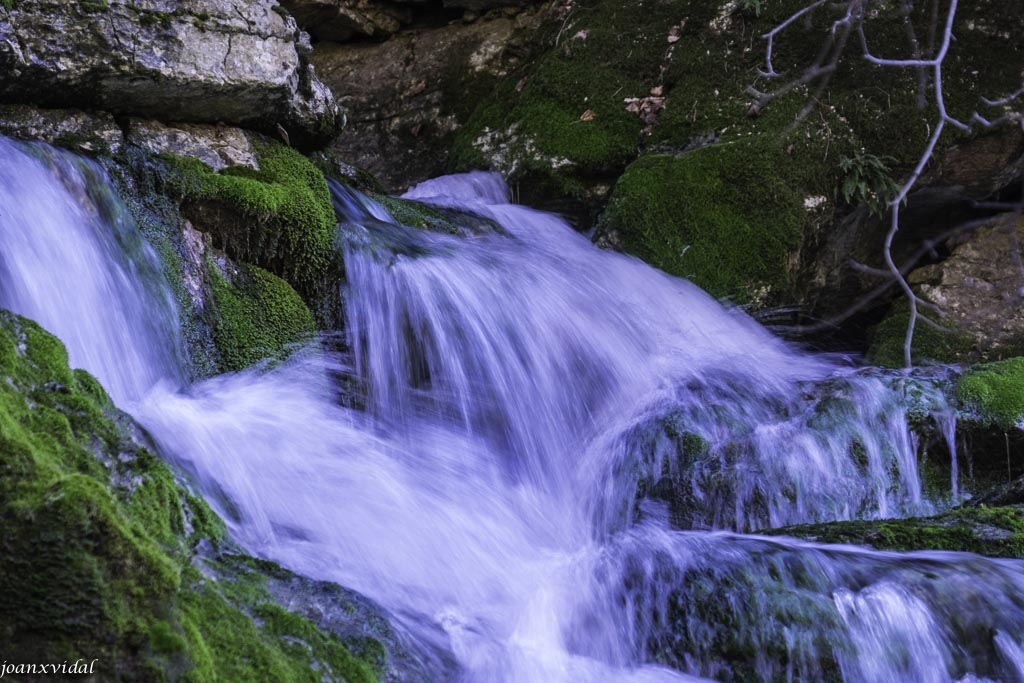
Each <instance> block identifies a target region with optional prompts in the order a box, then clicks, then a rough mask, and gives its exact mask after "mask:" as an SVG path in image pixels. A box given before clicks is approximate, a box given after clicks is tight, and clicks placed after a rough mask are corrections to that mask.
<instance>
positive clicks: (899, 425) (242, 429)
mask: <svg viewBox="0 0 1024 683" xmlns="http://www.w3.org/2000/svg"><path fill="white" fill-rule="evenodd" d="M41 154H42V153H41V152H39V151H38V150H37V151H36V152H34V153H33V154H31V155H30V154H26V153H25V152H24V151H23V148H21V147H15V146H13V145H11V144H10V143H5V142H2V141H0V162H2V167H0V174H2V173H3V172H4V170H7V175H0V193H4V194H2V196H0V199H2V203H0V206H3V207H5V209H6V210H5V212H4V214H3V215H2V217H0V245H2V247H3V256H2V263H3V264H4V268H3V269H2V270H0V286H2V290H0V291H2V294H0V301H2V303H3V305H6V306H11V307H13V308H15V310H18V311H19V312H22V313H25V314H27V315H30V316H33V317H36V318H38V319H40V320H41V321H43V322H44V324H47V325H49V326H50V328H51V329H52V330H54V331H56V332H57V333H58V334H60V335H61V336H62V338H63V339H64V341H65V342H66V343H67V344H68V346H69V350H70V352H71V356H72V359H74V360H75V361H76V362H79V363H81V364H83V365H85V366H86V367H88V368H89V369H90V370H92V371H93V372H95V373H96V374H98V375H99V376H100V377H101V378H103V379H104V381H106V382H107V383H108V384H109V385H111V386H121V387H122V388H121V389H119V390H118V391H117V392H116V393H115V396H117V397H118V398H119V400H131V399H134V398H137V397H138V396H142V395H143V394H144V393H145V397H144V398H143V400H141V401H138V402H135V403H132V404H131V405H128V406H126V407H128V408H130V409H131V410H132V411H133V413H134V414H135V415H136V417H137V418H138V419H139V420H140V421H141V422H142V423H143V424H144V425H145V426H146V427H147V428H148V430H149V431H150V432H151V433H152V434H153V436H154V438H155V439H156V440H157V441H158V442H159V443H160V444H161V446H162V447H163V449H164V452H165V454H166V455H167V456H168V457H170V458H172V459H174V460H175V461H177V462H178V463H180V464H182V465H183V466H186V467H187V468H188V469H189V470H190V471H192V472H193V473H195V475H196V477H197V479H198V481H199V483H200V484H201V485H202V486H203V487H204V490H205V492H206V494H207V496H208V498H209V499H210V500H211V502H212V504H213V505H214V506H216V507H217V508H218V509H219V511H220V512H221V513H222V514H223V515H224V516H225V518H226V519H227V520H228V522H229V525H230V527H231V530H232V533H233V534H234V536H235V538H236V539H237V540H238V541H240V542H241V543H242V544H243V545H245V546H246V547H247V548H248V549H249V550H250V551H251V552H254V553H256V554H259V555H263V556H266V557H269V558H272V559H275V560H277V561H279V562H281V563H282V564H284V565H286V566H289V567H291V568H293V569H295V570H297V571H299V572H301V573H304V574H307V575H310V576H313V577H316V578H323V579H329V580H333V581H337V582H339V583H342V584H344V585H347V586H350V587H352V588H355V589H356V590H359V591H361V592H363V593H365V594H367V595H369V596H371V597H372V598H374V599H375V600H377V601H378V602H380V603H381V604H383V605H384V606H386V607H387V608H389V609H390V610H391V612H392V613H393V614H395V615H396V618H398V619H400V620H401V621H402V622H403V623H404V624H406V625H407V626H408V628H409V629H411V630H412V632H413V633H416V634H418V635H419V636H421V637H422V638H424V639H431V638H436V635H437V632H438V630H439V629H440V630H441V631H442V632H443V634H444V642H445V646H446V647H448V648H449V649H450V650H451V651H452V652H453V654H454V655H455V657H456V659H457V660H458V663H459V665H460V667H461V672H460V673H459V674H458V676H459V679H460V680H465V681H655V680H665V681H670V680H686V679H687V676H686V675H685V674H681V673H678V672H679V671H686V672H689V673H690V674H693V675H697V676H708V677H714V678H718V679H723V680H750V679H763V680H782V679H792V680H797V679H799V680H837V679H845V680H848V681H895V680H908V681H953V680H956V681H978V680H985V679H989V680H997V681H1003V680H1024V654H1022V653H1024V563H1021V562H1011V561H995V560H987V559H983V558H979V557H975V556H970V555H958V554H951V553H918V554H905V555H898V554H892V553H876V552H868V551H864V550H858V549H853V548H843V547H834V546H822V545H813V544H807V543H800V542H795V541H790V540H786V539H766V538H760V537H756V536H743V535H737V534H735V533H732V532H731V531H708V530H707V529H722V530H732V531H749V530H755V529H758V528H762V527H771V526H778V525H781V524H788V523H795V522H802V521H812V520H829V519H845V518H853V517H872V516H874V517H879V516H893V515H901V514H910V513H921V512H927V511H928V510H929V509H931V504H930V503H929V502H928V501H927V500H925V499H924V498H923V497H922V494H921V487H920V483H919V480H918V475H917V470H916V465H915V460H914V455H915V444H914V443H913V441H914V440H913V437H912V435H911V432H910V431H909V429H908V428H907V424H906V423H907V419H906V415H905V409H904V408H903V407H902V405H901V403H900V401H899V400H898V396H897V395H896V394H895V393H894V392H892V391H890V390H889V389H888V388H887V387H886V385H885V384H884V383H883V382H881V381H879V380H877V379H872V378H869V377H865V376H862V375H861V374H858V373H856V372H854V371H852V370H849V369H844V368H841V367H838V366H836V365H834V364H833V363H831V362H829V361H828V360H827V359H822V358H818V357H812V356H807V355H804V354H800V353H798V352H796V351H794V350H793V349H791V348H788V347H787V346H786V345H784V344H782V343H781V342H779V341H778V340H776V339H774V338H773V337H771V336H770V335H769V334H768V333H766V332H765V331H764V330H763V329H761V328H760V327H758V326H757V325H756V324H755V323H753V322H752V321H751V320H750V319H748V318H747V317H746V316H744V315H742V314H741V313H738V312H735V311H729V310H726V309H723V308H722V307H721V306H719V305H718V304H717V303H716V302H714V301H713V300H712V299H711V298H709V297H708V296H707V295H705V294H704V293H703V292H701V291H700V290H699V289H697V288H696V287H694V286H693V285H691V284H689V283H687V282H684V281H681V280H677V279H673V278H670V277H668V276H665V275H663V274H661V273H659V272H657V271H654V270H652V269H650V268H648V267H647V266H645V265H643V264H642V263H640V262H638V261H635V260H633V259H629V258H625V257H622V256H619V255H614V254H609V253H604V252H600V251H598V250H596V249H594V248H593V247H592V246H590V245H589V244H588V243H587V242H586V241H585V240H584V239H582V238H581V237H579V236H577V235H576V234H574V233H573V232H572V231H571V230H570V229H569V228H568V227H567V226H566V225H565V224H564V223H563V222H561V221H560V220H559V219H557V218H556V217H553V216H550V215H546V214H542V213H537V212H533V211H529V210H527V209H524V208H522V207H516V206H510V205H508V204H507V203H506V199H505V198H506V196H507V195H506V191H505V188H504V187H503V185H502V184H501V183H500V181H498V180H497V179H496V178H494V177H493V176H488V175H484V174H474V175H470V176H459V177H451V178H447V179H440V180H438V181H433V182H431V183H427V184H424V185H423V186H421V187H419V188H417V189H415V190H414V191H413V192H412V193H411V196H412V197H414V198H419V199H427V198H429V199H430V200H431V201H433V202H437V203H438V204H441V205H444V206H447V207H449V208H452V207H454V208H458V209H469V210H473V211H476V212H478V213H479V214H482V215H483V217H484V218H483V219H480V220H478V221H477V224H478V225H482V223H481V222H480V221H483V223H487V222H488V220H489V221H493V223H492V225H493V227H494V229H492V230H487V229H480V230H475V231H471V232H473V234H471V235H462V236H453V235H442V234H433V233H426V232H423V231H415V230H411V229H408V228H403V227H401V226H398V225H394V224H393V221H391V219H390V216H389V215H388V213H387V211H386V210H384V209H383V207H381V206H379V205H376V204H374V203H372V202H370V201H369V200H366V199H365V198H362V197H360V196H359V195H357V194H355V193H351V192H348V193H343V192H341V191H339V192H338V194H337V195H336V206H337V207H338V208H339V211H341V212H342V213H344V214H346V216H347V218H348V223H349V225H347V226H346V227H345V228H344V229H343V234H344V235H345V238H344V240H343V245H342V248H343V249H344V251H345V263H346V274H347V286H346V288H345V290H344V292H342V293H341V295H342V296H343V297H344V303H345V310H346V313H347V317H348V329H347V330H346V334H347V336H348V340H349V342H348V346H349V347H350V350H351V354H350V355H348V356H336V355H332V354H325V353H320V352H316V353H299V354H298V355H297V356H295V357H294V358H293V359H292V360H291V361H289V362H287V363H284V364H281V365H279V366H277V367H275V368H272V369H269V370H262V371H247V372H242V373H237V374H233V375H227V376H221V377H215V378H212V379H209V380H206V381H203V382H200V383H198V384H196V385H193V386H192V387H191V388H189V389H187V390H186V391H184V392H181V391H178V390H176V388H175V387H176V386H177V385H176V384H175V383H173V382H159V381H158V380H160V379H161V378H164V377H168V376H170V377H174V376H175V374H176V371H175V370H174V368H175V365H174V363H173V362H171V360H169V359H172V358H173V356H174V354H173V353H166V352H164V351H159V352H154V349H161V348H162V347H161V346H160V344H159V343H157V341H156V340H157V339H159V338H161V337H159V335H157V336H155V337H154V336H152V334H151V332H152V331H153V330H159V329H161V325H162V324H164V323H162V322H161V321H166V320H173V318H171V317H168V316H167V315H166V314H163V313H159V308H155V307H151V306H149V305H148V304H146V303H145V301H144V300H143V303H139V299H138V297H140V296H143V295H146V292H147V291H150V290H149V289H148V288H147V287H144V286H142V285H141V284H140V283H139V281H138V280H137V279H135V278H136V276H135V275H130V274H131V273H133V272H142V271H143V268H142V265H141V264H143V263H146V262H147V258H148V257H146V256H145V253H146V252H145V250H144V249H142V250H141V251H140V250H139V248H137V247H132V250H131V251H130V252H125V251H124V250H123V246H122V245H123V244H124V243H125V237H124V235H123V234H122V232H124V231H125V230H126V228H125V225H127V224H126V223H123V222H122V224H121V225H116V224H115V225H106V226H105V229H106V230H107V231H108V232H107V233H103V232H102V230H101V228H103V227H104V224H103V223H102V221H99V220H94V219H93V218H92V217H91V216H90V215H89V210H90V209H89V207H94V206H96V205H95V204H94V203H90V200H89V199H88V197H87V196H86V194H88V193H86V192H83V191H81V190H82V188H86V189H88V188H87V186H88V185H91V184H93V183H96V182H102V177H100V176H94V177H90V178H88V179H87V176H86V175H83V174H84V173H86V171H83V168H82V167H81V166H75V165H69V163H70V162H67V161H66V158H65V157H63V156H58V157H55V158H57V159H58V161H59V163H58V162H54V161H52V160H51V161H50V162H48V163H44V162H43V161H41V160H40V158H39V157H40V155H41ZM58 177H61V180H57V178H58ZM19 178H20V179H31V182H28V181H25V182H21V181H19V180H18V179H19ZM69 187H70V188H72V190H68V188H69ZM74 188H78V189H77V190H75V189H74ZM44 189H45V191H46V192H49V195H47V196H48V197H49V198H48V199H46V200H45V201H39V200H37V199H36V198H37V197H38V196H39V195H40V194H41V193H42V192H43V190H44ZM82 207H85V208H82ZM108 213H109V211H108ZM60 221H64V222H65V223H67V224H68V225H64V226H62V225H61V223H60ZM33 224H37V225H43V226H54V227H52V228H49V227H48V228H47V229H45V230H37V231H36V233H38V234H36V235H34V236H33V237H34V238H35V237H37V238H38V239H39V240H46V241H45V242H40V243H39V245H38V246H37V245H36V243H34V242H30V241H29V240H28V239H27V238H25V237H19V235H21V233H22V232H23V226H25V225H33ZM70 224H74V225H70ZM83 225H84V226H86V227H87V228H88V229H87V230H86V229H82V226H83ZM12 235H13V236H14V237H12ZM62 240H64V241H65V243H69V244H71V247H72V248H71V251H73V252H77V253H80V254H83V255H85V256H83V258H82V259H81V262H82V263H81V268H80V269H79V270H76V271H74V275H73V277H74V278H75V279H76V280H77V281H78V282H76V284H77V285H79V289H81V291H82V292H91V291H94V290H96V291H99V292H100V293H101V294H102V295H103V296H100V297H99V298H98V299H97V300H91V299H88V298H82V299H78V300H77V303H74V304H71V306H72V308H73V309H75V308H76V309H77V313H76V315H74V316H71V315H68V314H66V313H63V312H62V311H63V310H66V307H67V306H68V304H66V303H65V302H64V301H63V299H62V298H61V297H62V296H64V295H65V294H66V292H64V291H62V290H64V289H67V287H60V286H50V285H49V284H48V283H49V280H48V278H53V275H52V272H53V271H52V270H50V269H49V268H48V267H44V266H47V264H48V263H49V265H52V264H53V263H54V261H53V259H54V258H55V257H54V256H53V254H59V253H61V251H60V250H61V248H62V246H61V245H62V242H61V241H62ZM97 244H102V245H109V248H107V247H105V246H104V247H102V248H101V247H100V246H90V245H97ZM127 253H131V254H133V256H128V255H126V254H127ZM34 254H39V255H38V256H36V255H34ZM140 255H141V256H140ZM33 259H34V260H33ZM10 264H19V265H20V266H21V267H19V268H18V269H17V270H15V269H14V268H12V267H11V265H10ZM70 267H71V266H70V265H67V266H60V268H62V269H63V270H62V271H61V275H62V277H64V278H65V279H67V276H66V275H64V273H67V272H71V271H70ZM133 269H134V270H133ZM145 272H148V271H145ZM111 273H114V274H115V275H113V276H112V275H111ZM122 273H123V275H122ZM112 277H113V278H114V279H113V280H112V279H111V278H112ZM117 278H124V279H125V281H124V282H119V281H117ZM11 292H18V294H17V295H16V296H15V295H12V294H10V293H11ZM146 296H149V295H146ZM51 298H53V301H51V300H50V299H51ZM165 298H166V297H165ZM157 299H160V296H157ZM133 302H134V303H133ZM62 306H63V307H65V309H62V308H61V307H62ZM91 306H95V307H96V308H95V309H92V308H90V307H91ZM108 308H109V309H115V310H118V311H122V312H121V313H118V314H117V315H118V316H120V317H113V318H111V317H108V316H112V315H113V314H112V313H110V312H109V311H107V310H106V309H108ZM124 311H128V313H125V312H124ZM125 321H127V322H125ZM62 325H63V327H62ZM96 327H102V328H104V329H103V330H96V329H94V328H96ZM124 329H131V330H133V331H132V333H131V334H130V335H126V334H125V333H124V332H123V330H124ZM163 338H167V335H166V334H165V335H164V337H163ZM125 347H127V350H126V348H125ZM126 354H134V355H130V356H128V355H126ZM126 358H131V359H135V360H132V361H131V363H132V364H135V363H138V364H141V365H142V366H143V367H141V368H135V369H133V370H132V373H135V372H136V370H137V371H138V374H137V375H136V374H130V375H129V376H128V377H126V378H124V379H118V378H119V375H118V373H119V372H120V371H121V370H122V369H124V367H125V365H126V363H125V359H126ZM339 373H341V374H352V375H354V377H353V380H354V381H352V382H347V383H346V385H351V386H356V387H359V388H360V390H361V391H362V395H361V396H359V397H358V399H357V400H354V401H351V403H352V404H355V405H360V406H364V409H360V410H355V409H351V408H346V407H343V406H342V405H340V404H339V401H338V400H337V393H338V389H337V384H336V383H335V382H334V378H336V377H337V375H338V374H339ZM119 381H121V382H124V384H123V385H117V382H119ZM147 389H148V390H149V391H148V393H146V390H147ZM659 498H669V499H670V500H671V501H673V502H671V503H668V504H666V503H664V502H659ZM638 501H640V502H638ZM676 527H684V528H689V529H696V530H691V531H679V530H676ZM440 675H441V674H438V676H440Z"/></svg>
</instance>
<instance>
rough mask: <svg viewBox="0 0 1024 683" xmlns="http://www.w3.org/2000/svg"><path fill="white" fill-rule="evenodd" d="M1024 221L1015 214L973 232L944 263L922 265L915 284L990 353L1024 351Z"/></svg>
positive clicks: (949, 320) (913, 276) (954, 324)
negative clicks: (1023, 249)
mask: <svg viewBox="0 0 1024 683" xmlns="http://www.w3.org/2000/svg"><path fill="white" fill-rule="evenodd" d="M1022 242H1024V219H1022V218H1021V217H1020V216H1019V215H1013V214H1010V215H1008V216H1005V217H998V218H994V219H993V220H992V221H991V222H990V223H988V224H986V225H984V226H982V227H980V228H978V229H977V230H975V231H973V232H972V233H971V234H970V235H969V236H968V237H967V238H966V239H965V240H964V241H963V242H962V243H961V244H959V245H957V246H956V247H955V248H954V249H953V251H952V253H951V254H950V256H949V258H947V259H945V260H944V261H942V262H941V263H937V264H934V265H929V266H925V267H923V268H918V269H917V270H915V271H913V272H912V273H911V274H910V277H909V280H910V282H911V284H913V285H915V286H916V289H917V290H918V291H919V292H920V293H921V295H922V296H924V297H925V298H926V299H928V300H929V301H932V302H933V303H935V304H936V305H938V306H939V307H940V308H941V309H942V311H943V313H944V316H943V322H944V323H945V324H946V325H948V326H951V327H953V328H955V329H956V330H957V332H959V333H961V334H965V335H967V336H968V337H970V338H971V340H972V343H973V345H974V346H975V347H976V348H978V349H984V350H985V353H986V354H989V355H1003V356H1006V355H1017V354H1019V353H1021V352H1022V351H1024V266H1022V265H1021V243H1022Z"/></svg>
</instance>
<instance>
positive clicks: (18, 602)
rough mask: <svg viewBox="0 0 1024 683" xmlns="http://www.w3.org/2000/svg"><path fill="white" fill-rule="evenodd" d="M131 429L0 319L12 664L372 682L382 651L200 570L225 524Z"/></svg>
mask: <svg viewBox="0 0 1024 683" xmlns="http://www.w3.org/2000/svg"><path fill="white" fill-rule="evenodd" d="M135 432H136V430H135V428H134V427H133V426H132V423H131V421H130V419H129V418H128V417H127V416H125V415H124V414H123V413H120V412H118V411H117V410H116V408H114V406H113V405H112V404H111V403H110V400H109V398H108V397H107V396H106V394H105V392H104V391H103V389H102V387H100V385H99V384H98V383H97V382H96V380H95V379H93V378H92V377H91V376H90V375H88V374H87V373H85V372H82V371H79V370H74V371H73V370H71V369H69V367H68V364H67V353H66V351H65V349H64V347H63V345H62V344H61V343H60V342H59V341H58V340H57V339H56V338H54V337H53V336H51V335H49V334H48V333H46V332H45V331H43V330H42V329H41V328H40V327H39V326H38V325H36V324H35V323H33V322H31V321H29V320H26V319H24V318H20V317H18V316H15V315H13V314H10V313H8V312H6V311H0V546H2V547H3V549H4V552H3V553H0V585H2V586H3V587H4V589H3V591H0V649H2V650H3V651H4V653H5V657H6V658H7V659H8V661H12V662H61V661H64V660H68V661H69V662H74V661H75V660H77V659H84V660H86V661H91V660H93V659H96V660H97V661H96V664H95V674H96V676H97V677H98V679H99V680H120V681H147V682H148V681H170V680H180V681H195V682H199V681H210V682H212V681H242V680H250V681H255V680H285V681H310V682H313V681H323V680H333V681H350V682H352V683H354V682H356V681H374V680H377V677H378V675H379V672H380V662H381V657H380V650H379V648H378V649H377V653H376V654H374V655H373V656H372V657H370V660H372V661H365V660H364V659H361V658H359V657H356V656H355V655H353V654H352V653H351V652H350V650H349V646H348V645H346V644H345V643H344V642H342V641H341V640H340V639H339V638H338V637H336V636H333V635H331V634H329V633H326V632H323V631H321V630H320V629H318V628H317V627H316V626H315V625H314V624H313V623H312V622H310V621H309V620H307V619H305V618H303V617H300V616H298V615H296V614H292V613H290V612H287V611H286V610H285V609H283V608H282V607H281V606H280V605H279V604H278V603H277V602H275V600H274V598H273V596H272V595H271V593H270V592H269V591H268V590H267V589H266V587H265V585H264V584H265V578H260V571H259V567H258V566H257V567H255V569H253V568H250V569H249V570H246V571H242V570H236V571H231V572H221V573H218V574H213V573H211V572H209V571H206V570H204V569H203V564H204V562H201V561H198V560H197V559H196V558H197V551H199V550H200V549H203V551H202V552H203V553H204V554H205V555H207V556H208V557H215V553H214V551H213V550H212V549H213V548H214V547H216V546H218V545H220V544H222V543H223V534H224V525H223V523H222V522H221V521H220V520H219V519H218V518H217V517H216V515H214V514H213V512H212V511H211V510H210V509H209V508H208V507H207V506H206V505H205V504H204V503H203V502H202V501H201V500H200V499H198V498H196V497H194V496H192V495H190V494H189V493H188V492H187V491H186V490H185V489H184V488H183V487H182V486H181V485H180V484H179V483H178V482H177V481H176V480H175V477H174V476H173V475H172V473H171V471H170V470H169V469H168V467H167V466H166V465H165V464H164V463H163V462H162V461H160V460H159V459H158V458H157V457H156V456H155V455H153V453H152V452H151V451H150V450H148V449H147V448H146V447H145V446H144V445H142V442H141V441H140V440H139V439H138V438H137V437H136V436H134V434H135ZM359 647H360V648H362V651H364V652H370V650H372V649H373V648H372V647H369V646H368V645H367V643H366V642H363V643H362V644H360V645H359ZM368 647H369V649H367V648H368ZM44 679H46V680H48V679H49V678H48V677H47V676H43V675H28V676H25V677H22V678H20V680H44Z"/></svg>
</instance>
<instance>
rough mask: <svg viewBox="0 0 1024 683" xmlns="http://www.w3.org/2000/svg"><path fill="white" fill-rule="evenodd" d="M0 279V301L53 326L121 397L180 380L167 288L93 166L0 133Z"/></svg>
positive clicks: (74, 357)
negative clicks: (22, 142) (159, 384)
mask: <svg viewBox="0 0 1024 683" xmlns="http://www.w3.org/2000/svg"><path fill="white" fill-rule="evenodd" d="M0 285H2V287H0V306H2V307H4V308H7V309H10V310H12V311H14V312H15V313H18V314H20V315H24V316H25V317H28V318H32V319H33V320H35V321H36V322H38V323H39V324H41V325H42V326H43V327H45V328H46V329H48V330H49V331H51V332H52V333H53V334H55V335H57V336H58V337H59V338H60V339H61V340H62V341H63V342H64V344H65V345H66V346H67V347H68V352H69V356H70V361H71V364H72V366H73V367H81V368H85V369H86V370H88V371H90V372H92V373H93V374H94V375H96V376H97V377H98V378H99V379H100V381H101V382H102V383H103V386H104V387H105V388H106V389H107V391H108V392H109V393H110V395H111V397H112V398H113V399H114V400H115V401H116V402H117V403H118V404H119V405H125V404H127V403H130V402H133V401H136V400H138V399H139V398H141V397H142V395H143V394H144V393H145V392H146V391H147V390H148V389H149V388H150V387H151V386H152V385H153V384H154V383H155V382H157V380H160V379H164V378H167V379H173V380H174V381H176V382H178V381H180V379H181V372H180V365H179V360H178V352H179V348H180V346H181V344H180V342H179V339H178V323H177V317H176V308H175V304H174V300H173V297H172V296H170V294H169V292H170V290H169V288H168V286H167V283H166V281H165V280H164V277H163V274H162V271H161V269H160V265H159V261H158V259H157V257H156V254H155V252H154V251H153V250H152V248H150V246H149V245H148V244H147V243H146V242H145V240H144V239H143V238H142V236H141V235H140V234H139V233H138V231H137V230H136V228H135V226H134V223H133V222H132V220H131V218H130V216H129V214H128V211H127V209H125V207H124V206H123V205H122V203H121V202H120V201H119V200H118V199H117V197H116V194H115V193H114V191H113V189H112V187H111V184H110V182H109V179H108V178H107V177H106V174H104V173H103V171H102V170H101V169H100V168H99V167H97V166H96V165H94V164H90V163H87V162H85V161H84V160H82V159H79V158H78V157H76V156H74V155H72V154H68V153H66V152H60V151H58V150H55V149H53V148H50V147H45V146H41V145H31V146H29V145H17V144H15V143H13V142H11V141H10V140H7V139H6V138H3V137H0ZM125 407H127V405H125Z"/></svg>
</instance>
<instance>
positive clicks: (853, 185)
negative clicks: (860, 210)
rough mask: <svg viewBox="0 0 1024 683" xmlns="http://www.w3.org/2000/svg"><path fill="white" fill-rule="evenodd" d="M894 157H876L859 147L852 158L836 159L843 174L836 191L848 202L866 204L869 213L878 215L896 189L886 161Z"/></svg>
mask: <svg viewBox="0 0 1024 683" xmlns="http://www.w3.org/2000/svg"><path fill="white" fill-rule="evenodd" d="M895 161H896V160H895V159H893V158H892V157H890V156H882V157H879V156H875V155H874V154H868V153H866V152H865V151H864V150H858V151H857V152H855V153H854V155H853V156H852V157H843V158H841V159H840V160H839V168H840V170H842V172H843V173H844V174H845V177H844V178H843V182H842V185H840V186H839V191H840V193H841V194H842V195H843V201H845V202H846V203H847V204H858V203H863V204H866V205H867V207H868V209H869V210H870V211H871V213H873V214H875V215H878V216H881V215H882V214H884V213H885V209H886V206H887V204H888V203H889V201H890V200H891V199H892V198H893V197H895V196H896V193H897V192H899V185H897V184H896V181H895V180H893V178H892V175H891V172H890V171H889V164H891V163H894V162H895Z"/></svg>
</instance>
